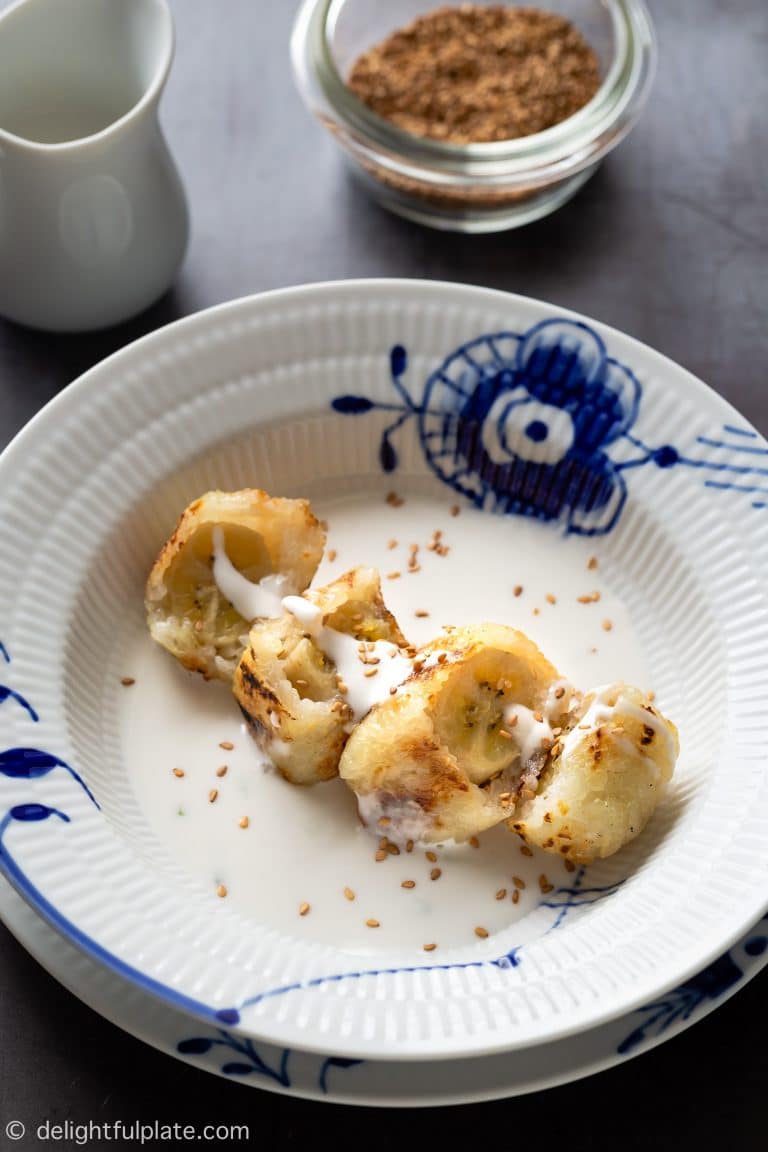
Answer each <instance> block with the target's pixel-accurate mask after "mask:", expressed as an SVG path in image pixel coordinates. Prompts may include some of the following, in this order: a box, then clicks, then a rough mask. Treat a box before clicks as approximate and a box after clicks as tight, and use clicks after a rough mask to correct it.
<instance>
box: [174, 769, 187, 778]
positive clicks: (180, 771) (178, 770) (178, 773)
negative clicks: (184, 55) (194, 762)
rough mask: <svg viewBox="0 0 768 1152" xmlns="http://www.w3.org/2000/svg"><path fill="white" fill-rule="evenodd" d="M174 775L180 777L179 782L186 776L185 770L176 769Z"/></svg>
mask: <svg viewBox="0 0 768 1152" xmlns="http://www.w3.org/2000/svg"><path fill="white" fill-rule="evenodd" d="M173 774H174V776H178V778H179V780H181V778H182V776H185V775H186V773H185V771H184V769H183V768H174V770H173Z"/></svg>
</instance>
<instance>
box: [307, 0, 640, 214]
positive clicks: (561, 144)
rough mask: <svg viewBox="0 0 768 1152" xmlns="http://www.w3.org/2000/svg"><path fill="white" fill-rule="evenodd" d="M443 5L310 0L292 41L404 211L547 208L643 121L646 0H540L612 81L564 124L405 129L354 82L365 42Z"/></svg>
mask: <svg viewBox="0 0 768 1152" xmlns="http://www.w3.org/2000/svg"><path fill="white" fill-rule="evenodd" d="M481 2H482V0H481ZM493 2H495V0H493ZM438 5H439V0H432V3H429V2H426V3H425V2H424V0H421V2H420V0H389V2H388V3H387V4H382V3H380V0H304V3H303V5H302V7H301V9H300V11H299V14H298V16H297V18H296V23H295V25H294V29H293V35H292V41H291V55H292V59H293V68H294V73H295V77H296V82H297V84H298V87H299V90H300V92H301V94H302V96H303V98H304V101H305V102H306V104H307V106H308V107H309V109H310V110H311V111H312V112H313V113H314V115H315V116H317V118H318V119H319V120H320V122H321V123H322V124H324V125H325V127H326V128H327V129H328V130H329V131H330V132H331V134H332V135H333V136H334V138H335V139H336V141H337V142H338V143H339V145H340V146H341V148H342V150H343V152H344V154H345V156H346V158H347V160H348V161H349V162H350V166H351V168H352V171H353V173H354V174H355V176H356V177H357V178H358V179H359V180H361V181H362V182H363V184H364V185H365V186H366V187H367V188H368V190H369V191H370V192H371V193H372V195H373V196H374V197H375V198H376V199H377V200H378V201H379V202H380V203H381V204H383V205H384V206H385V207H386V208H389V209H390V210H391V211H393V212H396V213H398V214H399V215H401V216H406V217H408V218H409V219H411V220H416V221H418V222H419V223H421V224H427V225H430V226H431V227H434V228H443V229H449V230H453V231H460V232H495V231H502V230H503V229H507V228H516V227H519V226H521V225H523V224H528V223H529V222H530V221H532V220H537V219H539V218H540V217H541V216H546V215H547V214H548V213H550V212H553V211H554V210H555V209H556V208H559V207H560V205H561V204H564V203H565V202H566V201H567V200H569V199H570V198H571V197H572V196H573V195H574V194H575V193H576V192H577V191H578V189H579V188H581V186H582V185H583V184H584V183H585V182H586V181H587V180H588V179H589V177H590V176H591V175H592V173H593V172H594V171H595V170H596V168H597V166H598V164H599V163H600V161H601V160H602V158H603V157H604V156H605V155H607V153H608V152H610V151H611V149H612V148H615V147H616V145H617V144H618V143H619V142H620V141H621V140H622V139H623V138H624V137H625V136H626V135H627V133H628V132H629V130H630V129H631V128H632V127H633V125H634V124H635V122H636V121H637V118H638V116H639V114H640V111H641V109H642V107H643V105H644V103H645V100H646V97H647V95H648V92H649V89H650V86H651V81H652V79H653V74H654V69H655V63H656V41H655V36H654V30H653V24H652V22H651V18H650V15H649V13H648V10H647V8H646V6H645V3H644V2H643V0H544V2H543V3H539V4H537V7H539V8H543V9H545V10H549V11H553V12H555V13H557V14H558V15H561V16H564V17H566V18H567V19H569V20H571V21H572V22H573V23H574V24H575V25H576V26H577V27H578V28H579V29H580V30H581V31H582V33H583V34H584V36H585V37H586V39H587V41H588V42H589V44H590V45H591V46H592V48H593V49H594V51H595V53H596V55H597V57H598V60H599V62H600V67H601V72H602V76H603V82H602V84H601V86H600V88H599V90H598V91H597V93H596V94H595V96H594V97H593V98H592V99H591V100H590V101H589V103H587V104H585V105H584V107H583V108H581V109H579V111H578V112H576V113H575V114H574V115H573V116H570V117H568V119H566V120H563V121H561V122H560V123H559V124H556V125H555V126H554V127H552V128H548V129H546V130H545V131H543V132H537V133H535V134H534V135H530V136H524V137H519V138H517V139H514V140H502V141H497V142H493V143H483V144H449V143H445V142H443V141H440V140H434V139H427V138H425V137H422V136H416V135H413V134H412V133H409V132H405V131H403V130H402V129H400V128H398V127H396V126H395V125H394V124H392V123H391V122H389V121H388V120H384V119H383V118H382V117H380V116H378V115H376V113H374V112H372V111H371V110H370V109H369V108H368V107H367V106H366V105H365V104H364V103H363V102H362V101H361V100H360V99H358V97H357V96H356V95H355V94H354V93H353V92H352V91H351V90H350V88H348V86H347V84H346V82H345V76H347V75H348V74H349V71H350V69H351V67H352V65H353V63H354V62H355V60H356V59H357V58H358V57H359V56H360V54H361V53H362V52H364V51H366V50H367V49H369V48H371V47H372V46H373V45H374V44H377V43H379V42H380V41H381V40H383V39H384V38H385V37H386V36H387V35H389V34H390V33H391V32H393V31H394V30H395V29H397V28H400V27H402V26H403V25H405V24H408V23H409V22H410V21H412V20H414V19H416V18H417V17H419V16H423V15H424V14H425V13H427V12H429V11H432V10H434V9H435V7H437V6H438ZM510 7H517V5H510Z"/></svg>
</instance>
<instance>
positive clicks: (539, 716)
mask: <svg viewBox="0 0 768 1152" xmlns="http://www.w3.org/2000/svg"><path fill="white" fill-rule="evenodd" d="M533 718H534V720H535V721H536V723H537V724H543V723H544V717H543V715H542V714H541V712H534V713H533Z"/></svg>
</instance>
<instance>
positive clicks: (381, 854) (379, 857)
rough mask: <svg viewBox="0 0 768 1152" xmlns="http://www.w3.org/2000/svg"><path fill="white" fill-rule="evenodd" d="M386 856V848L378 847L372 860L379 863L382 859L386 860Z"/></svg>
mask: <svg viewBox="0 0 768 1152" xmlns="http://www.w3.org/2000/svg"><path fill="white" fill-rule="evenodd" d="M386 858H387V852H386V850H385V849H384V848H379V850H378V852H377V853H376V855H375V856H374V860H375V861H376V863H377V864H381V862H382V860H386Z"/></svg>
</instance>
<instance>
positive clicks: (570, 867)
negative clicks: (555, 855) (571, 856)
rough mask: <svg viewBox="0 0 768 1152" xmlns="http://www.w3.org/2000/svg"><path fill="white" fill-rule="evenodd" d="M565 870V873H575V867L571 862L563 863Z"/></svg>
mask: <svg viewBox="0 0 768 1152" xmlns="http://www.w3.org/2000/svg"><path fill="white" fill-rule="evenodd" d="M565 870H566V872H575V871H576V865H575V864H574V862H573V860H566V861H565Z"/></svg>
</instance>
